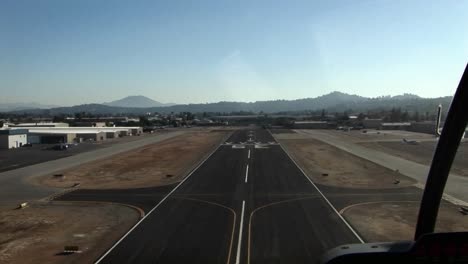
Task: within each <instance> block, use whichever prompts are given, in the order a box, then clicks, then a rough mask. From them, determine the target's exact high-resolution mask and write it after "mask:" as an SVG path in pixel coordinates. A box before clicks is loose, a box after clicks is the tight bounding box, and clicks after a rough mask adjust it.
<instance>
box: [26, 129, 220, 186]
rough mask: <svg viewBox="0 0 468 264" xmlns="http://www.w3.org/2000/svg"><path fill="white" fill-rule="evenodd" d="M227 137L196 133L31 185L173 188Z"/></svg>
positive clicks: (85, 165) (46, 178) (94, 163)
mask: <svg viewBox="0 0 468 264" xmlns="http://www.w3.org/2000/svg"><path fill="white" fill-rule="evenodd" d="M227 133H228V132H210V131H196V132H192V133H188V134H184V135H181V136H177V137H174V138H171V139H168V140H165V141H162V142H159V143H156V144H152V145H148V146H145V147H142V148H139V149H137V150H132V151H129V152H126V153H123V154H118V155H115V156H112V157H110V158H106V159H102V160H96V161H93V162H90V163H86V164H83V165H80V166H78V167H75V168H71V169H68V170H65V171H60V172H55V173H54V174H53V175H45V176H42V177H38V178H33V179H32V180H31V181H33V183H36V184H41V185H46V186H51V187H59V188H70V187H74V186H75V187H76V186H79V188H93V189H94V188H100V189H104V188H139V187H151V186H160V185H166V184H171V183H174V182H178V181H180V180H181V179H182V177H183V176H184V175H186V173H188V171H190V169H192V168H193V167H194V166H195V165H196V164H197V163H198V162H199V161H200V160H201V159H203V157H205V156H206V155H207V154H209V153H210V151H211V150H213V149H214V148H215V147H216V146H217V145H218V144H219V143H220V142H221V140H222V139H223V138H224V137H225V136H226V135H227Z"/></svg>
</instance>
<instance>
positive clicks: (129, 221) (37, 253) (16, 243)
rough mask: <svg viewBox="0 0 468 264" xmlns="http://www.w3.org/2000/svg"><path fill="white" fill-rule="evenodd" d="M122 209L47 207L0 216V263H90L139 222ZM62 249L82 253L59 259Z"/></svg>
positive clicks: (84, 205) (136, 216)
mask: <svg viewBox="0 0 468 264" xmlns="http://www.w3.org/2000/svg"><path fill="white" fill-rule="evenodd" d="M139 216H140V214H139V213H138V212H137V211H136V210H134V209H131V208H128V207H125V206H122V205H111V204H93V203H80V204H70V203H68V204H67V203H60V202H54V203H47V204H37V205H32V206H30V207H27V208H25V209H21V210H8V211H2V212H1V213H0V263H21V264H28V263H64V262H66V263H91V262H93V261H94V260H96V259H97V258H98V257H99V256H100V255H101V254H102V253H103V252H104V251H105V250H106V249H107V248H109V247H110V246H111V245H112V244H113V243H114V242H115V240H117V239H118V238H119V237H121V236H122V235H123V234H124V233H125V232H126V231H127V230H128V229H129V228H130V227H131V226H132V225H134V224H135V223H136V221H137V220H138V219H139ZM64 246H79V249H80V250H81V251H82V253H79V254H72V255H60V253H61V252H62V251H63V249H64Z"/></svg>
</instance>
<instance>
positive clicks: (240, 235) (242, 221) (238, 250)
mask: <svg viewBox="0 0 468 264" xmlns="http://www.w3.org/2000/svg"><path fill="white" fill-rule="evenodd" d="M244 210H245V201H242V213H241V220H240V226H239V240H238V241H237V254H236V264H239V263H240V253H241V247H242V229H243V228H244Z"/></svg>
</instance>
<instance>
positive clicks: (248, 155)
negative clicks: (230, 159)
mask: <svg viewBox="0 0 468 264" xmlns="http://www.w3.org/2000/svg"><path fill="white" fill-rule="evenodd" d="M247 158H248V159H250V149H249V154H247Z"/></svg>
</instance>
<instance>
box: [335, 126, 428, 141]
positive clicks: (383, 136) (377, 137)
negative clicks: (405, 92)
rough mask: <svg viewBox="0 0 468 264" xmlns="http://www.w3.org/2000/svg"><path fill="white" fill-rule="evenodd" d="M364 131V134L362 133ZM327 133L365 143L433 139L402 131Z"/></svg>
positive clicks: (424, 135)
mask: <svg viewBox="0 0 468 264" xmlns="http://www.w3.org/2000/svg"><path fill="white" fill-rule="evenodd" d="M363 131H366V133H363ZM327 133H329V134H331V135H335V136H340V137H343V138H344V139H346V140H348V141H351V142H366V141H385V140H402V139H403V138H406V139H409V140H417V139H421V140H430V139H434V136H433V135H430V134H425V133H417V132H411V131H404V130H373V129H367V130H351V131H349V132H348V131H341V130H327Z"/></svg>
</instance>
